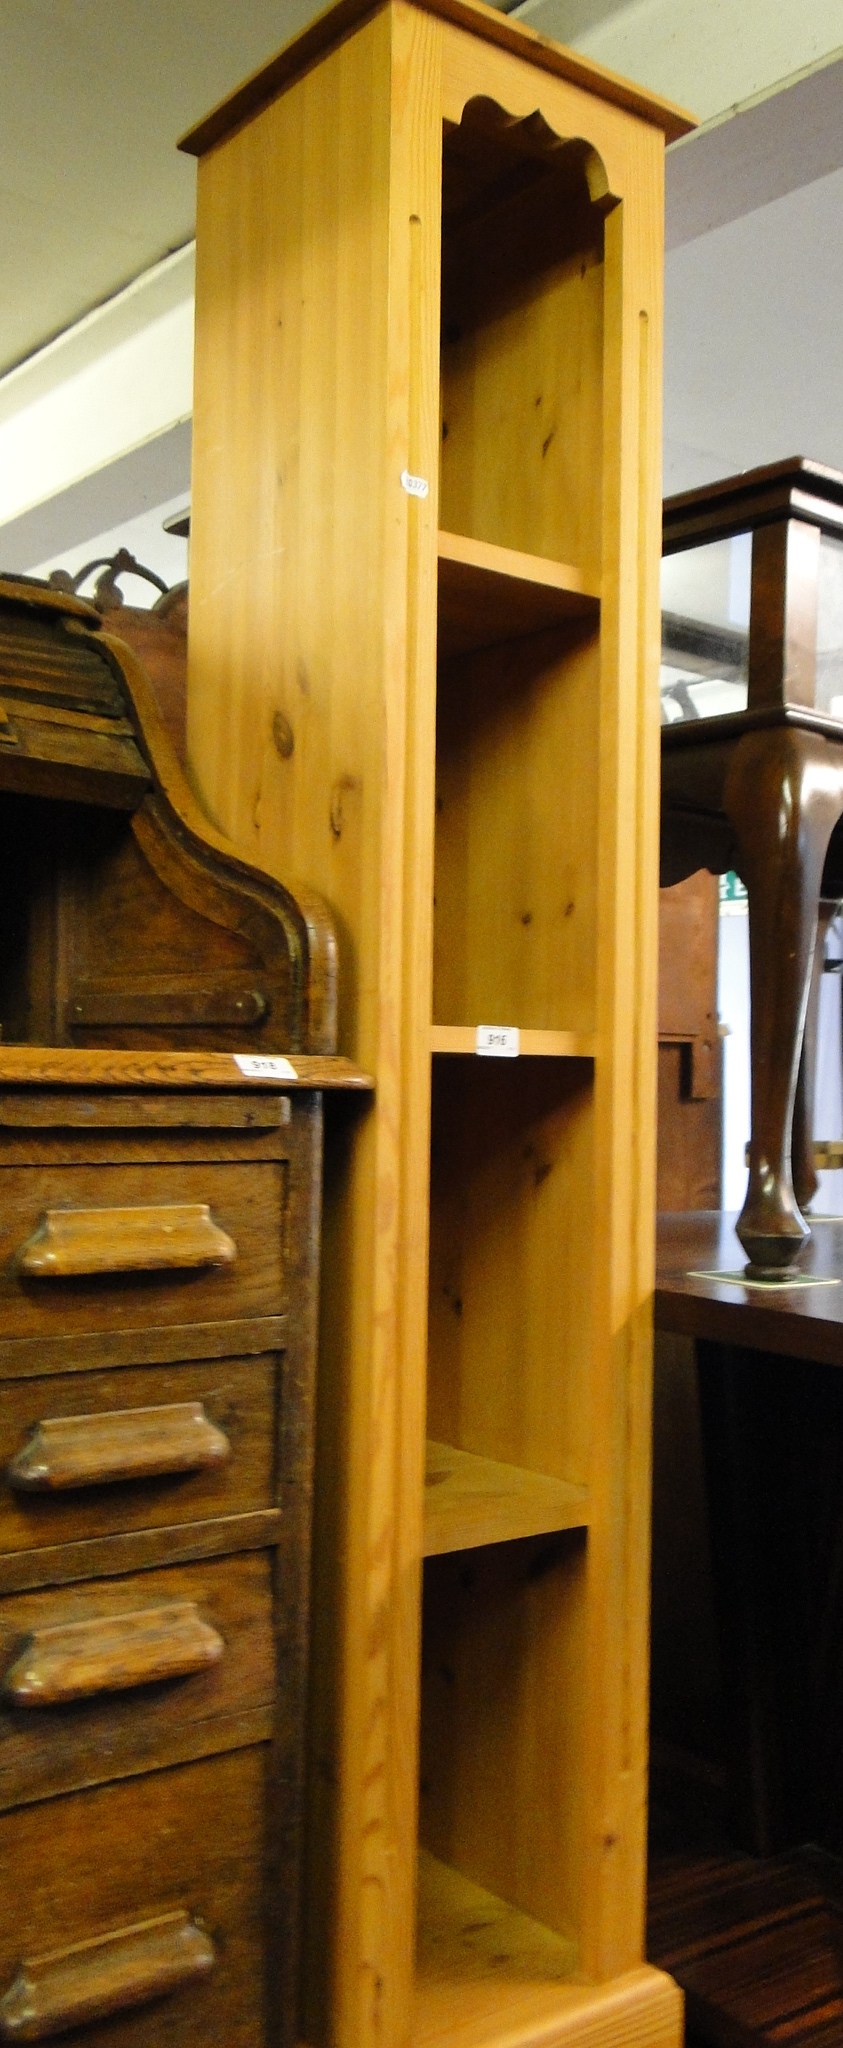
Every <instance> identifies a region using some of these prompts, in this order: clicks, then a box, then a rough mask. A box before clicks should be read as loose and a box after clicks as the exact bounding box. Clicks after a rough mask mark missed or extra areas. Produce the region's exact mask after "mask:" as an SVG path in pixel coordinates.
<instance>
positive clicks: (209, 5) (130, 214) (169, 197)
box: [0, 0, 320, 371]
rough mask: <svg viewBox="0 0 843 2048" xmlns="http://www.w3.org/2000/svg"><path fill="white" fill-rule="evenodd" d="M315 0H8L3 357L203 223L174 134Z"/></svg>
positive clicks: (264, 54)
mask: <svg viewBox="0 0 843 2048" xmlns="http://www.w3.org/2000/svg"><path fill="white" fill-rule="evenodd" d="M319 4H320V0H236V4H234V5H232V4H231V0H117V4H116V5H114V4H112V0H58V4H56V0H9V4H7V5H6V6H5V7H4V8H3V58H2V64H0V276H2V279H3V291H2V296H1V297H0V371H2V370H3V369H8V368H9V367H10V365H11V364H12V363H15V362H17V361H19V360H20V359H21V358H22V357H23V356H26V355H28V354H29V353H30V352H31V350H33V349H34V348H36V347H38V346H39V345H40V343H41V342H43V341H46V340H47V339H48V338H49V337H50V336H51V335H53V334H55V333H57V332H59V330H60V329H62V328H64V327H67V326H69V325H70V323H71V321H74V320H76V319H78V318H79V316H80V315H81V314H82V313H84V312H86V311H87V310H88V308H89V307H90V306H92V305H95V304H96V303H97V302H98V301H99V300H101V299H103V298H105V297H107V296H109V295H110V294H111V293H112V292H115V291H117V290H118V289H119V287H120V286H121V285H123V284H126V283H127V282H128V280H129V279H130V278H133V277H135V276H136V275H137V273H138V272H139V271H141V270H145V269H146V268H147V267H148V266H149V265H150V264H152V263H154V262H155V261H156V260H157V259H158V257H160V256H163V255H164V254H166V252H167V250H169V249H174V248H178V247H179V246H180V245H181V243H183V242H185V241H187V240H189V238H190V237H191V235H192V234H193V229H194V216H195V182H196V167H195V165H194V163H193V161H192V159H190V158H188V157H184V156H180V155H179V154H178V153H177V151H176V142H177V139H178V137H179V136H180V135H182V134H183V133H184V131H185V129H186V128H189V127H190V126H191V124H192V123H193V122H195V121H197V120H198V119H199V117H200V115H202V114H204V113H207V112H208V109H209V108H210V107H212V106H213V105H214V104H215V103H216V101H217V100H219V99H222V98H223V97H224V96H225V94H226V93H228V92H230V91H231V90H232V89H233V87H234V86H236V85H238V84H239V83H240V80H241V79H242V78H244V77H245V76H246V75H247V74H248V73H249V72H250V71H252V70H254V69H256V67H257V66H258V65H259V64H262V63H264V62H265V60H266V59H267V58H268V57H271V56H272V55H273V54H274V53H275V51H276V50H278V49H279V48H280V47H281V45H282V44H283V43H285V42H287V41H289V38H290V37H291V36H292V35H294V34H295V33H296V32H297V30H298V29H300V28H301V27H302V26H303V24H304V23H305V22H307V21H309V20H310V19H311V17H312V16H313V15H314V14H316V13H318V12H319Z"/></svg>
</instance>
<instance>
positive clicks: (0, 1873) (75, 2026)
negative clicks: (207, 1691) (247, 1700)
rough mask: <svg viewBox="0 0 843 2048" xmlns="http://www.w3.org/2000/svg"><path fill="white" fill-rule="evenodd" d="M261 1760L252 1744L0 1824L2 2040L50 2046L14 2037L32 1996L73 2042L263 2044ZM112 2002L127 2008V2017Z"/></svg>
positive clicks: (262, 1750)
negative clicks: (128, 2001) (102, 2014)
mask: <svg viewBox="0 0 843 2048" xmlns="http://www.w3.org/2000/svg"><path fill="white" fill-rule="evenodd" d="M267 1754H268V1752H267V1746H266V1745H256V1746H254V1747H250V1748H246V1749H241V1750H237V1751H235V1752H233V1753H232V1754H230V1755H226V1756H220V1757H216V1758H214V1759H213V1760H211V1761H204V1762H201V1763H192V1764H186V1765H182V1766H180V1767H179V1768H178V1769H176V1770H166V1771H159V1772H155V1773H154V1774H153V1775H152V1776H150V1777H144V1778H130V1779H126V1780H125V1781H124V1782H122V1783H121V1784H117V1785H108V1786H105V1787H102V1788H100V1789H98V1790H96V1791H92V1792H82V1793H74V1794H72V1795H71V1796H70V1797H68V1798H64V1799H56V1800H55V1801H50V1802H49V1804H46V1805H44V1804H42V1805H39V1806H26V1807H21V1808H20V1809H19V1810H18V1811H17V1812H16V1813H11V1814H7V1815H5V1816H4V1817H3V1818H2V1819H0V1897H2V1899H3V1912H2V1915H0V2038H3V2031H2V2030H3V2026H4V2024H5V2028H6V2034H5V2037H6V2038H8V2039H10V2040H14V2039H24V2040H32V2039H42V2038H45V2035H44V2033H43V2031H42V2032H40V2033H38V2032H33V2031H32V2028H31V2026H30V2029H29V2031H26V2032H25V2031H24V2029H23V2027H22V2026H20V2025H19V2024H18V2026H17V2028H16V2029H14V2030H12V2029H11V2028H10V2025H9V2022H12V2026H14V2022H15V2020H16V2018H17V2019H18V2020H19V2016H20V2013H21V2011H22V2010H25V2009H26V2006H27V2002H28V2004H29V2006H30V2007H31V2008H35V2009H36V2010H38V2011H40V2012H41V2014H42V2015H43V2014H44V2013H45V2012H47V2011H50V2010H52V2014H53V2017H54V2018H55V2013H56V2007H57V2006H58V2010H59V2015H60V2018H59V2025H55V2024H54V2025H53V2026H52V2027H51V2029H50V2032H51V2034H52V2033H54V2032H59V2027H60V2038H61V2039H62V2040H63V2041H64V2042H65V2043H66V2044H67V2048H74V2044H76V2043H78V2044H79V2048H153V2044H154V2048H165V2044H171V2048H209V2043H211V2042H218V2043H219V2044H220V2048H222V2044H224V2048H263V2044H264V2043H267V2042H268V2041H269V2040H270V2038H273V2037H271V2036H270V2033H269V2029H268V2027H267V2024H266V2018H265V2011H264V2002H265V1997H266V1993H265V1962H264V1928H263V1908H262V1896H261V1892H262V1887H261V1871H260V1863H261V1851H262V1844H263V1836H264V1813H265V1808H266V1803H267V1791H268V1786H267V1777H268V1772H267ZM168 1916H172V1917H168ZM176 1916H184V1917H183V1918H177V1917H176ZM162 1920H163V1922H164V1924H163V1926H162V1925H161V1924H160V1923H161V1921H162ZM156 1921H158V1922H159V1925H158V1927H157V1928H156V1927H155V1925H154V1924H153V1925H152V1926H150V1923H155V1922H156ZM109 1937H110V1939H107V1938H109ZM81 1944H90V1946H88V1947H87V1948H86V1949H83V1951H82V1953H81V1955H80V1954H77V1955H75V1956H74V1955H73V1954H71V1955H68V1954H67V1951H68V1950H73V1949H74V1948H78V1947H79V1945H81ZM57 1952H58V1954H57ZM13 1987H15V1988H14V1989H13ZM10 1994H11V1995H10ZM121 1998H122V1999H123V2000H126V1999H127V1998H131V1999H132V2000H133V2001H137V2002H133V2003H132V2004H131V2005H130V2006H128V2007H127V2006H126V2005H125V2004H124V2005H123V2009H122V2010H121V2009H120V2000H121ZM109 2000H111V2001H112V2003H111V2006H110V2008H109V2006H108V2001H109ZM115 2001H116V2004H115ZM97 2007H99V2010H100V2012H102V2011H103V2009H104V2008H105V2009H106V2010H110V2017H97V2016H96V2014H97ZM86 2008H87V2015H88V2016H87V2017H85V2018H82V2017H81V2016H80V2017H78V2018H76V2019H74V2017H73V2014H74V2012H75V2013H76V2014H77V2015H81V2014H83V2013H85V2011H86ZM92 2008H93V2012H92V2010H91V2009H92Z"/></svg>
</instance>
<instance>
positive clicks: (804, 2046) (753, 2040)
mask: <svg viewBox="0 0 843 2048" xmlns="http://www.w3.org/2000/svg"><path fill="white" fill-rule="evenodd" d="M648 1957H649V1960H650V1961H651V1962H654V1963H658V1964H660V1965H661V1966H662V1968H664V1969H665V1970H668V1971H669V1972H670V1974H671V1976H673V1977H675V1978H676V1979H677V1981H678V1983H680V1984H681V1985H682V1988H683V1990H684V1992H685V1995H686V2010H687V2023H688V2048H762V2044H764V2043H767V2042H770V2043H773V2042H775V2043H776V2044H778V2048H843V1863H841V1862H839V1861H838V1860H837V1859H836V1858H832V1857H830V1856H826V1855H825V1854H823V1853H822V1852H821V1851H817V1850H801V1851H799V1852H798V1853H797V1854H794V1855H790V1856H786V1857H777V1858H775V1859H771V1860H770V1861H768V1862H762V1861H758V1860H756V1859H755V1858H752V1857H749V1856H743V1855H738V1854H731V1853H725V1854H724V1853H707V1854H703V1853H697V1854H693V1853H688V1852H679V1853H677V1852H671V1853H657V1854H656V1855H655V1856H654V1857H653V1858H652V1859H651V1867H650V1912H649V1940H648Z"/></svg>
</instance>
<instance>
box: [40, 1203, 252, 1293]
mask: <svg viewBox="0 0 843 2048" xmlns="http://www.w3.org/2000/svg"><path fill="white" fill-rule="evenodd" d="M236 1257H237V1247H236V1245H235V1243H234V1240H233V1238H230V1237H229V1236H228V1235H227V1233H226V1232H225V1231H224V1230H220V1227H219V1224H217V1223H215V1222H214V1220H213V1217H212V1215H211V1211H210V1209H209V1207H208V1204H207V1202H170V1203H167V1204H164V1205H162V1206H161V1207H160V1208H156V1209H48V1210H47V1213H46V1215H45V1216H42V1218H41V1222H40V1223H39V1225H38V1229H37V1230H36V1231H35V1233H34V1236H32V1237H31V1238H30V1239H29V1241H28V1243H27V1244H25V1245H24V1247H23V1250H22V1252H21V1253H20V1257H19V1260H18V1265H19V1268H20V1271H21V1272H22V1273H26V1274H28V1276H29V1278H30V1279H37V1280H68V1279H75V1278H78V1277H82V1276H84V1275H85V1274H94V1273H161V1272H170V1271H174V1270H178V1269H179V1268H182V1267H185V1266H188V1267H189V1266H230V1265H231V1262H232V1260H233V1259H235V1258H236Z"/></svg>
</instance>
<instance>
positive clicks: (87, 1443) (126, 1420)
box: [6, 1401, 230, 1493]
mask: <svg viewBox="0 0 843 2048" xmlns="http://www.w3.org/2000/svg"><path fill="white" fill-rule="evenodd" d="M229 1451H230V1445H229V1442H228V1438H227V1436H226V1435H225V1433H224V1431H223V1430H221V1429H218V1428H217V1425H216V1423H215V1422H212V1421H211V1420H210V1418H209V1416H208V1415H207V1414H206V1412H205V1409H204V1407H203V1405H202V1402H201V1401H176V1402H173V1403H172V1404H171V1405H169V1406H167V1407H161V1408H124V1409H120V1408H118V1409H114V1410H112V1411H110V1412H107V1413H104V1414H101V1415H56V1416H49V1417H46V1418H45V1419H44V1420H43V1421H41V1422H39V1423H37V1424H36V1427H35V1428H34V1430H33V1432H32V1435H31V1437H30V1438H29V1440H28V1442H27V1443H25V1444H24V1445H23V1446H22V1447H21V1449H20V1450H19V1451H18V1452H17V1454H16V1456H15V1457H14V1458H13V1459H12V1460H11V1463H10V1464H9V1465H8V1466H7V1468H6V1477H7V1479H8V1481H9V1485H10V1486H13V1487H14V1488H15V1491H16V1492H20V1493H52V1492H63V1491H66V1490H69V1489H71V1488H73V1487H85V1486H102V1485H105V1484H109V1483H116V1482H118V1481H120V1480H125V1479H149V1478H154V1477H157V1476H159V1475H165V1474H166V1473H168V1472H199V1471H201V1470H202V1469H203V1467H206V1466H211V1465H219V1464H221V1463H222V1461H223V1459H225V1458H227V1457H228V1455H229Z"/></svg>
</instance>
